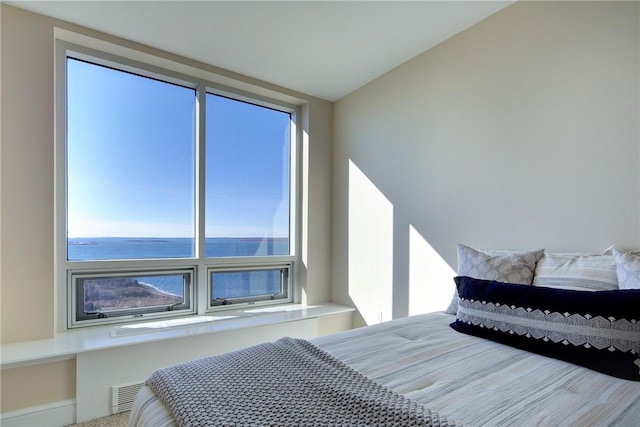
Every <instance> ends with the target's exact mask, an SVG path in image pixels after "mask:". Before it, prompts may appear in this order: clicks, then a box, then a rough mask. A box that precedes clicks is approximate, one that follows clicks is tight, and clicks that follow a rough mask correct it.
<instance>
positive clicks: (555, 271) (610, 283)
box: [533, 252, 618, 291]
mask: <svg viewBox="0 0 640 427" xmlns="http://www.w3.org/2000/svg"><path fill="white" fill-rule="evenodd" d="M535 273H536V274H535V277H534V279H533V286H546V287H550V288H557V289H570V290H578V291H606V290H614V289H618V276H617V274H616V263H615V261H614V259H613V256H612V255H593V254H575V253H574V254H571V253H553V252H547V253H545V254H544V256H543V257H542V259H541V260H540V261H539V262H538V265H537V266H536V271H535Z"/></svg>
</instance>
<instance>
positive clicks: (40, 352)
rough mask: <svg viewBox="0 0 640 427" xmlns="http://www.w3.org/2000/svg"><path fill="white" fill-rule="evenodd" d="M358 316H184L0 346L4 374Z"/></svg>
mask: <svg viewBox="0 0 640 427" xmlns="http://www.w3.org/2000/svg"><path fill="white" fill-rule="evenodd" d="M352 311H354V309H353V308H352V307H347V306H342V305H338V304H319V305H311V306H303V305H301V304H286V305H279V306H270V307H262V308H256V309H246V310H229V311H224V312H220V313H219V314H216V315H206V316H192V317H182V318H176V319H166V320H161V321H153V322H140V323H131V324H124V325H118V326H112V325H111V326H98V327H90V328H80V329H74V330H70V331H66V332H60V333H57V334H56V335H55V336H54V337H53V338H49V339H44V340H37V341H25V342H19V343H12V344H3V345H2V346H0V353H1V354H2V360H1V366H2V369H10V368H17V367H21V366H29V365H36V364H41V363H48V362H53V361H57V360H65V359H73V358H75V356H76V355H77V354H79V353H84V352H89V351H96V350H101V349H108V348H115V347H123V346H129V345H136V344H142V343H148V342H154V341H164V340H171V339H176V338H184V337H189V336H197V335H203V334H211V333H216V332H221V331H228V330H235V329H243V328H252V327H255V326H263V325H271V324H277V323H286V322H293V321H297V320H303V319H309V318H315V317H323V316H331V315H335V314H341V313H349V312H352Z"/></svg>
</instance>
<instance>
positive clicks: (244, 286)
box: [67, 237, 289, 299]
mask: <svg viewBox="0 0 640 427" xmlns="http://www.w3.org/2000/svg"><path fill="white" fill-rule="evenodd" d="M67 253H68V259H69V260H70V261H88V260H126V259H149V258H152V259H160V258H190V257H192V256H193V254H194V240H193V239H191V238H127V237H94V238H70V239H68V245H67ZM205 253H206V256H207V257H236V256H268V255H288V254H289V239H288V238H207V239H206V240H205ZM136 279H137V280H138V281H139V282H141V283H145V284H147V285H151V286H153V287H155V288H156V289H158V290H160V291H163V292H167V293H171V294H174V295H180V296H183V286H182V276H178V275H173V276H136ZM279 291H280V274H279V270H278V271H255V272H228V273H216V274H215V275H214V286H213V298H214V299H215V298H233V297H241V296H253V295H268V294H276V293H278V292H279Z"/></svg>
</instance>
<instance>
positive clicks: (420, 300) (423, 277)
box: [409, 225, 456, 316]
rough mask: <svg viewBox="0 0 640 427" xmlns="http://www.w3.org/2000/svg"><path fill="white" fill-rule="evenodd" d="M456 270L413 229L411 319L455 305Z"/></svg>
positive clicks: (410, 244)
mask: <svg viewBox="0 0 640 427" xmlns="http://www.w3.org/2000/svg"><path fill="white" fill-rule="evenodd" d="M455 275H456V274H455V270H454V269H453V268H451V267H450V266H449V264H447V262H446V261H445V260H444V259H443V258H442V257H441V256H440V254H438V252H437V251H436V250H435V249H434V248H433V247H432V246H431V245H430V244H429V242H427V240H426V239H425V238H424V237H422V235H421V234H420V233H419V232H418V230H416V229H415V228H414V227H413V226H412V225H409V315H410V316H411V315H414V314H422V313H431V312H434V311H443V310H445V309H446V308H447V307H448V306H449V303H450V302H451V297H453V292H454V289H455V284H454V282H453V277H455Z"/></svg>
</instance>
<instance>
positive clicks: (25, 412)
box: [0, 399, 76, 427]
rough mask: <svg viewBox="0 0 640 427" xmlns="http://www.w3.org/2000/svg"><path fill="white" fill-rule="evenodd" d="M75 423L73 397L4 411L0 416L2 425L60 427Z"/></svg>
mask: <svg viewBox="0 0 640 427" xmlns="http://www.w3.org/2000/svg"><path fill="white" fill-rule="evenodd" d="M75 423H76V400H75V399H69V400H62V401H60V402H53V403H47V404H46V405H40V406H33V407H31V408H25V409H20V410H18V411H12V412H5V413H3V414H1V416H0V424H2V427H45V426H46V427H62V426H68V425H69V424H75Z"/></svg>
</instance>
